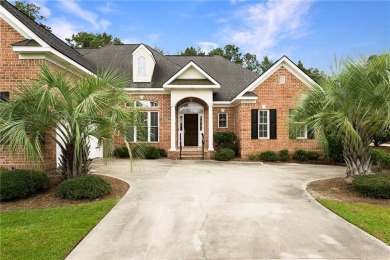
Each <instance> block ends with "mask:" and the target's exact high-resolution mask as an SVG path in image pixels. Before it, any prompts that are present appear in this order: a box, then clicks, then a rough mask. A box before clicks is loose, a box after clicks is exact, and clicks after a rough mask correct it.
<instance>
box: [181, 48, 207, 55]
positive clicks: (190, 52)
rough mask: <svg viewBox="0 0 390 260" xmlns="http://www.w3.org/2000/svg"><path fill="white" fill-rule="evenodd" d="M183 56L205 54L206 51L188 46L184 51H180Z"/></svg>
mask: <svg viewBox="0 0 390 260" xmlns="http://www.w3.org/2000/svg"><path fill="white" fill-rule="evenodd" d="M179 55H183V56H203V55H205V53H204V52H203V51H202V50H201V49H200V48H199V47H198V48H195V47H192V46H191V47H187V48H186V49H185V50H184V51H181V52H179Z"/></svg>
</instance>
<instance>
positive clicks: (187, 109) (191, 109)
mask: <svg viewBox="0 0 390 260" xmlns="http://www.w3.org/2000/svg"><path fill="white" fill-rule="evenodd" d="M179 113H180V114H201V113H203V107H202V106H201V105H199V104H198V103H194V102H188V103H185V104H183V105H181V106H180V107H179Z"/></svg>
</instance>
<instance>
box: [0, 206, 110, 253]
mask: <svg viewBox="0 0 390 260" xmlns="http://www.w3.org/2000/svg"><path fill="white" fill-rule="evenodd" d="M116 203H117V200H116V199H109V200H104V201H97V202H91V203H86V204H79V205H75V206H68V207H60V208H52V209H44V210H27V211H10V212H1V213H0V214H1V215H0V232H1V233H0V235H1V236H0V239H1V246H0V249H1V254H0V259H2V260H5V259H31V260H32V259H64V258H65V257H66V256H67V255H68V254H69V252H70V251H71V250H72V249H73V248H74V247H75V246H76V245H77V244H78V243H79V242H80V241H81V240H82V239H83V238H84V237H85V236H86V235H87V234H88V232H89V231H90V230H91V229H92V228H93V227H94V226H95V225H96V224H97V223H98V222H99V221H100V220H101V219H102V218H103V217H104V216H105V215H106V214H107V213H108V212H109V211H110V209H111V208H112V207H113V206H114V205H115V204H116Z"/></svg>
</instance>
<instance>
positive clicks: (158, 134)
mask: <svg viewBox="0 0 390 260" xmlns="http://www.w3.org/2000/svg"><path fill="white" fill-rule="evenodd" d="M152 112H155V113H157V119H158V124H157V141H150V138H151V128H152V126H151V120H150V119H151V113H152ZM141 113H147V115H148V119H147V120H148V125H147V127H148V140H147V141H146V143H152V144H157V143H159V142H160V112H159V111H142V112H141ZM131 127H132V128H133V129H134V136H133V137H134V138H133V140H130V143H139V141H138V140H137V126H131ZM153 127H155V126H153ZM140 143H142V142H140Z"/></svg>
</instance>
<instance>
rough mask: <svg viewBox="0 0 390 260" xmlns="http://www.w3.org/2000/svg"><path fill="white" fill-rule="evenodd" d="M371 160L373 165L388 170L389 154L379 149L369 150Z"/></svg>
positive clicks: (389, 165)
mask: <svg viewBox="0 0 390 260" xmlns="http://www.w3.org/2000/svg"><path fill="white" fill-rule="evenodd" d="M371 159H372V163H373V164H374V165H379V166H380V167H381V168H382V169H390V154H389V153H386V152H385V151H382V150H379V149H372V150H371Z"/></svg>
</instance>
